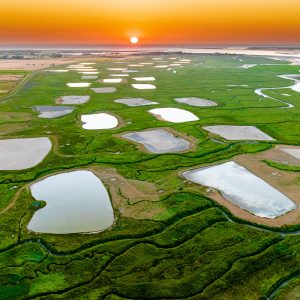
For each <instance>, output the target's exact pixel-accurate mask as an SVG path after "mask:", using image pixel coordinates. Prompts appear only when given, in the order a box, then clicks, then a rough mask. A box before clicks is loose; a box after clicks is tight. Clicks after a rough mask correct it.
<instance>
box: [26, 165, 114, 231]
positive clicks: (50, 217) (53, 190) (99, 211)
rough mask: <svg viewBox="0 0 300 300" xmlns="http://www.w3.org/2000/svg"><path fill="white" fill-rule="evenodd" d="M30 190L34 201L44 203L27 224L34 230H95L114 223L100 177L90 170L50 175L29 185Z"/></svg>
mask: <svg viewBox="0 0 300 300" xmlns="http://www.w3.org/2000/svg"><path fill="white" fill-rule="evenodd" d="M30 191H31V194H32V196H33V197H34V198H35V199H36V200H43V201H45V202H46V206H45V207H43V208H42V209H39V210H38V211H36V212H35V213H34V215H33V217H32V218H31V220H30V222H29V224H28V226H27V228H28V229H29V230H32V231H34V232H41V233H52V234H68V233H84V232H98V231H102V230H105V229H107V228H109V227H110V226H111V225H112V224H113V221H114V214H113V209H112V205H111V202H110V199H109V195H108V193H107V191H106V189H105V187H104V185H103V183H102V182H101V180H100V179H99V178H98V177H97V176H96V175H95V174H94V173H92V172H90V171H73V172H67V173H61V174H57V175H52V176H49V177H47V178H45V179H42V180H40V181H38V182H36V183H34V184H32V185H31V187H30Z"/></svg>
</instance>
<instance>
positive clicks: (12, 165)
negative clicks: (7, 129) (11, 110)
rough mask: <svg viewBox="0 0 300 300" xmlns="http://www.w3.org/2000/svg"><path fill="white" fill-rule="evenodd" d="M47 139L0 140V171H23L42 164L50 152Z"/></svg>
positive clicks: (49, 143) (49, 144)
mask: <svg viewBox="0 0 300 300" xmlns="http://www.w3.org/2000/svg"><path fill="white" fill-rule="evenodd" d="M51 148H52V144H51V141H50V139H49V138H47V137H39V138H22V139H7V140H0V170H24V169H28V168H32V167H34V166H36V165H37V164H39V163H40V162H42V160H43V159H44V158H45V157H46V155H47V154H48V153H49V152H50V150H51Z"/></svg>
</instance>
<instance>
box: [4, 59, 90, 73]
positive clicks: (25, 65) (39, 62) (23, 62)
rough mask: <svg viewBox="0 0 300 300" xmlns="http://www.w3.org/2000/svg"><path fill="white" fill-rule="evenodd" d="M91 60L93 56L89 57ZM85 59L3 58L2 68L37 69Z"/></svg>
mask: <svg viewBox="0 0 300 300" xmlns="http://www.w3.org/2000/svg"><path fill="white" fill-rule="evenodd" d="M89 60H91V58H89ZM81 61H84V58H82V57H81V58H49V59H46V58H45V59H1V60H0V70H28V71H35V70H40V69H45V68H49V67H53V66H58V65H63V64H69V63H76V62H81Z"/></svg>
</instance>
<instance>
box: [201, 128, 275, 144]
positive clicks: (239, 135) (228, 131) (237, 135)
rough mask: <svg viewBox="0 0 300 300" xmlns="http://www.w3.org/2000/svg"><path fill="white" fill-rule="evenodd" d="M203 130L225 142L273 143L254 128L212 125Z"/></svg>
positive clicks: (268, 137)
mask: <svg viewBox="0 0 300 300" xmlns="http://www.w3.org/2000/svg"><path fill="white" fill-rule="evenodd" d="M203 129H205V130H207V131H209V132H211V133H214V134H218V135H220V136H221V137H223V138H224V139H226V140H230V141H234V140H255V141H274V139H273V138H272V137H270V136H269V135H267V134H266V133H264V132H263V131H261V130H260V129H258V128H256V127H255V126H235V125H214V126H205V127H203Z"/></svg>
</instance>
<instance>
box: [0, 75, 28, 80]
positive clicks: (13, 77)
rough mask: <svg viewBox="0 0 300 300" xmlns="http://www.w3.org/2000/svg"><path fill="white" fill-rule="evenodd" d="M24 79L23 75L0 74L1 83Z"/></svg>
mask: <svg viewBox="0 0 300 300" xmlns="http://www.w3.org/2000/svg"><path fill="white" fill-rule="evenodd" d="M23 77H24V76H23V75H15V74H0V81H19V80H20V79H21V78H23Z"/></svg>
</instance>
